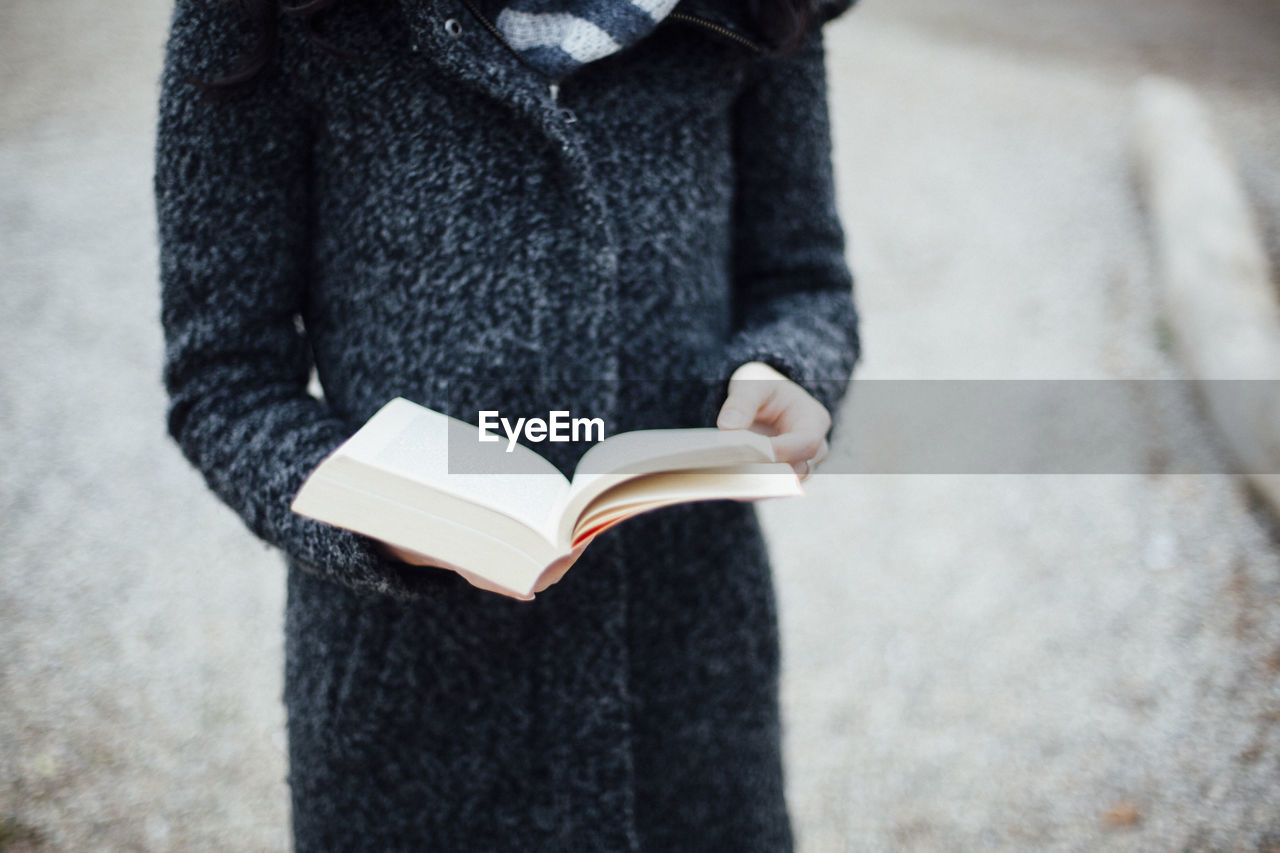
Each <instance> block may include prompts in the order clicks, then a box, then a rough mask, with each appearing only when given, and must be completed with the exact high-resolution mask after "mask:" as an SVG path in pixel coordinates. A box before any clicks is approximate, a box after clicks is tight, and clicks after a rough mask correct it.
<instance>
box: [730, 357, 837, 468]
mask: <svg viewBox="0 0 1280 853" xmlns="http://www.w3.org/2000/svg"><path fill="white" fill-rule="evenodd" d="M716 425H717V426H719V427H721V428H722V429H741V428H746V427H750V428H753V429H757V431H760V432H765V434H768V435H770V436H771V437H770V439H769V440H770V443H771V444H772V445H773V454H774V458H775V459H777V460H778V461H779V462H790V463H791V466H792V468H793V469H794V470H795V472H796V474H798V475H799V476H801V477H802V478H803V477H806V476H808V475H809V473H811V471H812V465H817V464H818V463H819V462H821V461H822V460H824V459H826V458H827V453H828V452H829V451H830V448H829V446H828V444H827V433H828V432H829V431H830V429H831V413H830V412H828V411H827V409H826V407H824V406H823V405H822V404H821V403H819V402H818V401H817V400H816V399H814V397H813V396H812V395H811V394H809V392H808V391H806V390H805V389H804V388H802V387H801V386H800V385H797V384H796V383H795V382H792V381H791V380H790V379H787V378H786V377H785V376H783V375H782V374H781V373H779V372H778V371H776V370H775V369H774V368H772V367H771V366H769V365H767V364H764V363H762V362H748V363H747V364H744V365H742V366H741V367H739V368H738V369H737V370H735V371H734V373H733V376H732V377H730V379H729V391H728V394H727V395H726V397H725V401H724V404H723V405H722V406H721V407H720V414H719V416H718V418H717V419H716ZM766 430H767V432H766Z"/></svg>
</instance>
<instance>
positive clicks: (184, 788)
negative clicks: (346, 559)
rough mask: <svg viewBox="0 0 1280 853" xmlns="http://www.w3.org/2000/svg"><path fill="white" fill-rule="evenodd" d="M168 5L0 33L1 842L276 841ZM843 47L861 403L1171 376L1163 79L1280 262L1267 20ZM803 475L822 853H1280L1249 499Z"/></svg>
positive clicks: (256, 573)
mask: <svg viewBox="0 0 1280 853" xmlns="http://www.w3.org/2000/svg"><path fill="white" fill-rule="evenodd" d="M167 11H168V6H167V4H166V3H164V2H159V0H145V2H142V0H139V2H134V3H130V4H123V5H116V6H113V7H112V9H111V11H110V13H109V14H103V13H102V12H101V9H100V8H99V5H98V4H90V3H89V2H87V0H59V2H48V0H9V2H7V3H5V4H4V5H3V6H0V75H2V76H0V187H3V188H4V189H3V192H2V193H0V280H2V281H3V284H2V286H0V348H2V349H0V458H3V459H4V464H3V467H2V468H0V472H2V473H0V519H2V520H0V649H2V650H3V653H2V656H0V849H13V850H45V849H48V850H68V851H70V850H85V849H116V850H228V849H234V850H279V849H285V848H287V846H288V824H287V818H288V811H287V799H286V789H285V785H284V774H285V763H284V753H283V735H282V729H281V726H282V719H283V714H282V711H281V708H280V707H279V693H280V672H279V669H280V634H281V621H280V617H281V605H282V586H283V584H282V571H281V566H280V562H279V559H278V557H277V556H276V555H275V554H274V553H272V552H270V551H268V550H267V549H266V548H265V547H264V546H262V545H260V544H259V543H258V542H257V541H256V540H254V539H252V537H251V536H250V535H249V534H248V533H247V531H246V530H245V529H244V528H243V526H242V525H241V524H240V522H239V521H238V520H237V519H235V518H234V517H233V516H232V515H231V514H230V512H228V511H227V510H225V509H224V508H222V507H221V505H219V504H218V503H217V502H216V501H215V499H214V498H212V497H211V496H210V495H209V494H207V493H206V492H205V491H204V487H203V484H202V483H201V481H200V479H199V477H198V475H196V474H195V473H194V472H193V471H191V470H190V469H189V468H188V467H187V465H186V463H185V462H184V461H183V460H182V459H181V457H180V456H179V455H178V453H177V451H176V449H175V448H174V447H173V446H171V444H170V443H169V442H168V440H167V438H166V437H165V435H164V428H163V409H164V400H163V396H162V393H161V388H160V385H159V364H160V357H161V346H160V332H159V323H158V308H157V302H156V290H157V287H156V279H155V276H156V273H155V248H154V222H153V211H152V206H151V196H150V174H151V160H150V158H151V143H152V131H153V120H154V99H155V83H156V76H157V73H158V69H159V61H160V51H161V47H162V44H163V38H164V29H165V24H166V16H167ZM829 54H830V70H831V82H832V99H833V100H832V102H833V111H834V121H835V136H836V146H837V161H836V167H837V173H838V177H839V180H840V191H841V198H842V203H843V208H844V213H845V219H846V226H847V229H848V231H849V234H850V254H851V258H852V260H853V263H854V267H855V270H856V272H857V273H858V296H859V304H860V307H861V309H862V312H863V316H864V324H865V335H866V360H865V362H864V364H863V366H862V368H861V373H860V375H861V376H863V377H865V378H876V377H879V378H884V377H1008V378H1011V377H1018V378H1027V377H1059V378H1062V377H1088V378H1106V377H1118V376H1126V377H1135V376H1140V377H1152V378H1162V377H1176V376H1179V375H1181V374H1180V368H1179V366H1178V365H1177V364H1176V363H1173V362H1172V361H1171V360H1170V358H1169V357H1168V356H1167V354H1166V353H1165V351H1164V350H1163V349H1162V347H1161V345H1160V344H1161V341H1162V336H1161V334H1160V332H1159V323H1158V322H1157V320H1156V317H1157V311H1156V309H1157V304H1158V303H1157V290H1156V286H1155V282H1154V281H1153V280H1152V272H1151V268H1150V263H1149V260H1148V256H1147V248H1146V243H1145V234H1144V231H1143V223H1142V219H1141V214H1140V211H1139V210H1138V209H1137V206H1136V203H1135V197H1134V193H1133V191H1132V189H1131V187H1130V184H1129V179H1128V169H1127V161H1126V144H1125V143H1126V133H1127V129H1128V128H1127V122H1128V119H1129V106H1130V101H1129V97H1130V89H1131V86H1132V84H1133V82H1134V81H1135V80H1136V78H1137V76H1138V75H1139V74H1140V73H1142V72H1144V71H1147V70H1159V71H1162V72H1167V73H1173V74H1175V75H1177V76H1179V77H1181V78H1183V79H1184V80H1186V81H1187V82H1189V83H1191V84H1192V85H1193V86H1194V87H1195V88H1196V89H1197V90H1198V91H1200V92H1201V94H1202V95H1204V96H1205V98H1206V99H1207V101H1208V103H1209V104H1210V106H1211V108H1212V110H1213V112H1214V118H1215V119H1216V120H1217V121H1218V122H1219V126H1220V127H1221V128H1222V129H1223V130H1224V131H1226V132H1227V133H1228V134H1229V138H1230V140H1231V144H1232V147H1233V149H1234V150H1235V152H1236V154H1237V156H1238V158H1239V160H1240V162H1241V164H1242V168H1243V170H1244V174H1245V175H1246V177H1247V180H1248V186H1249V190H1250V192H1251V193H1252V195H1253V198H1254V199H1255V201H1256V202H1257V205H1258V208H1259V210H1260V211H1261V213H1262V216H1263V220H1264V226H1265V228H1266V229H1267V233H1268V234H1270V235H1271V239H1272V241H1273V245H1275V235H1276V233H1277V223H1280V156H1278V152H1280V85H1277V84H1278V83H1280V5H1277V4H1275V3H1274V2H1264V0H1125V2H1119V1H1118V0H1113V2H1103V0H1082V2H1077V3H1061V2H1048V0H969V2H964V3H954V2H948V0H894V2H889V0H863V3H862V5H861V7H860V8H859V9H858V10H857V11H856V12H855V13H854V14H852V15H850V16H849V17H848V18H847V19H846V20H844V21H842V22H840V23H839V24H837V25H836V26H835V27H833V28H832V30H831V31H830V37H829ZM857 396H858V395H857V385H856V383H855V386H854V390H853V394H852V396H851V398H850V401H849V404H848V406H847V408H846V410H845V412H844V416H845V418H846V429H848V430H870V429H877V428H881V429H883V428H885V427H886V425H876V424H867V423H859V422H858V420H857V412H858V408H857ZM1177 417H1179V418H1181V419H1182V420H1183V421H1184V422H1185V424H1184V425H1185V428H1186V429H1188V430H1198V431H1201V432H1202V433H1203V436H1204V438H1203V440H1204V443H1205V444H1206V446H1207V447H1208V448H1209V450H1208V451H1207V452H1217V451H1216V450H1213V442H1212V439H1211V436H1210V435H1209V434H1208V433H1207V431H1204V427H1203V425H1202V423H1201V421H1200V419H1199V418H1198V416H1197V415H1196V413H1195V411H1194V409H1193V408H1191V407H1187V408H1185V410H1183V411H1180V412H1179V413H1177ZM887 426H888V428H892V425H887ZM811 484H812V485H811V488H810V490H809V491H810V495H809V497H807V498H806V499H804V500H803V501H793V502H779V503H775V504H767V505H764V506H762V513H763V515H764V517H765V521H766V525H767V530H768V532H769V534H770V537H771V542H772V545H773V549H774V554H775V561H776V566H777V572H778V585H779V598H780V607H781V616H782V620H783V631H784V634H783V641H784V654H785V658H786V667H787V669H786V677H785V683H784V702H785V713H786V722H787V727H788V728H787V737H788V740H787V759H788V772H789V787H790V794H791V803H792V810H793V814H794V817H795V820H796V829H797V832H798V834H799V839H800V846H801V849H802V850H805V851H837V850H870V849H881V850H901V849H915V850H956V849H980V848H981V849H998V850H1022V849H1056V850H1085V849H1090V850H1092V849H1113V850H1165V849H1188V850H1190V849H1195V850H1200V849H1220V850H1268V849H1280V612H1278V610H1277V602H1280V557H1278V551H1280V542H1277V539H1276V534H1275V532H1274V528H1273V527H1269V526H1268V523H1267V522H1266V520H1265V518H1264V517H1263V515H1262V514H1261V513H1260V512H1259V511H1258V510H1257V509H1256V508H1254V506H1253V505H1252V504H1251V503H1250V501H1249V499H1248V497H1247V495H1246V494H1245V493H1244V491H1243V490H1242V488H1241V485H1240V483H1239V481H1237V480H1236V479H1235V478H1232V477H1228V476H1188V475H1158V474H1153V475H1126V476H1078V475H1077V476H1050V475H1034V476H1033V475H1022V476H919V475H899V476H887V475H886V476H853V475H839V474H822V475H819V476H818V477H816V478H815V479H814V480H813V481H811ZM571 581H572V577H570V578H569V579H568V580H567V581H566V582H571Z"/></svg>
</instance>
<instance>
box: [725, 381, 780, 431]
mask: <svg viewBox="0 0 1280 853" xmlns="http://www.w3.org/2000/svg"><path fill="white" fill-rule="evenodd" d="M772 393H773V383H772V382H761V381H759V380H757V379H747V378H741V377H737V376H735V377H734V378H733V379H730V380H729V393H728V395H727V396H726V397H725V399H724V404H723V405H722V406H721V407H720V414H719V415H718V416H717V417H716V426H718V427H720V428H721V429H746V428H747V427H749V426H751V425H752V424H753V423H755V420H756V415H757V413H759V411H760V410H761V409H763V408H764V407H765V404H766V403H768V401H769V396H770V395H771V394H772Z"/></svg>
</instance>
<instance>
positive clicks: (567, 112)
mask: <svg viewBox="0 0 1280 853" xmlns="http://www.w3.org/2000/svg"><path fill="white" fill-rule="evenodd" d="M547 88H549V89H550V90H551V106H552V108H553V109H555V111H556V112H557V113H559V115H560V118H561V119H562V120H563V121H564V123H565V124H573V123H574V122H575V121H577V120H578V117H577V116H576V115H574V114H573V110H571V109H569V108H568V107H562V106H560V100H559V99H560V84H559V83H549V84H547Z"/></svg>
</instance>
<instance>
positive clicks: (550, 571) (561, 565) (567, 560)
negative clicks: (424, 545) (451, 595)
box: [378, 539, 591, 601]
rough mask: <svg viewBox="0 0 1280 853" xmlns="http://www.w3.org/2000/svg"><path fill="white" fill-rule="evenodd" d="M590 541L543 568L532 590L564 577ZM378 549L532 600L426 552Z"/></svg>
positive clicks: (382, 545) (479, 586)
mask: <svg viewBox="0 0 1280 853" xmlns="http://www.w3.org/2000/svg"><path fill="white" fill-rule="evenodd" d="M590 543H591V540H590V539H588V540H587V541H586V542H583V543H582V544H581V545H579V546H578V547H577V548H575V549H574V550H573V552H572V553H570V554H566V555H565V556H563V557H561V558H560V559H558V560H556V561H555V562H553V563H552V564H551V565H550V566H547V568H546V569H544V570H543V572H542V574H541V576H539V578H538V584H537V586H535V587H534V589H533V591H534V592H535V593H539V592H542V591H543V590H544V589H546V588H547V587H549V586H551V585H552V584H554V583H556V582H558V581H559V580H560V579H561V578H562V577H564V575H565V572H567V571H569V568H570V567H571V566H572V565H573V564H574V563H576V562H577V561H578V558H579V557H581V556H582V552H583V551H585V550H586V549H587V545H589V544H590ZM378 550H380V551H381V552H382V553H383V554H384V555H385V556H388V557H390V558H392V559H393V560H399V561H401V562H402V563H408V564H409V565H411V566H422V567H423V568H431V569H444V570H446V571H451V572H457V573H458V574H460V575H462V577H463V579H464V580H466V582H467V583H469V584H471V585H472V586H474V587H476V588H477V589H483V590H487V591H489V592H496V593H498V594H499V595H505V596H507V597H508V598H514V599H516V600H517V601H533V596H532V595H516V594H515V593H514V592H512V591H511V590H509V589H506V588H505V587H500V586H495V585H494V584H492V583H490V582H489V581H487V580H485V579H484V578H482V577H480V576H479V575H476V574H473V573H472V572H469V571H467V570H466V569H462V568H459V567H458V566H455V565H453V564H451V563H445V562H443V561H441V560H437V559H436V558H434V557H428V556H427V555H426V554H420V553H418V552H417V551H410V550H408V549H405V548H400V547H397V546H395V545H392V544H391V543H390V542H379V543H378Z"/></svg>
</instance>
